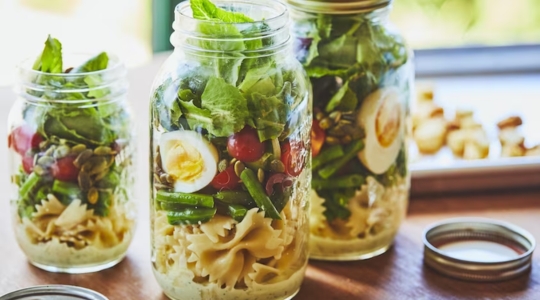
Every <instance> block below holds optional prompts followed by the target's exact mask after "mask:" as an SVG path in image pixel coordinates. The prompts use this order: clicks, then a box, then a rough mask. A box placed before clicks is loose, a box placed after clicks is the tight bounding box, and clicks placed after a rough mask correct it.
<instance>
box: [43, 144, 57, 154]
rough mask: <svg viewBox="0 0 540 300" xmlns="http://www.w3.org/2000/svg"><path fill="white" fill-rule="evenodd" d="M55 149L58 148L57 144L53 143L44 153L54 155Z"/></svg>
mask: <svg viewBox="0 0 540 300" xmlns="http://www.w3.org/2000/svg"><path fill="white" fill-rule="evenodd" d="M54 150H56V146H55V145H52V146H51V147H50V148H49V149H47V151H45V153H43V155H45V156H53V154H54Z"/></svg>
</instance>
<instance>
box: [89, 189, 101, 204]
mask: <svg viewBox="0 0 540 300" xmlns="http://www.w3.org/2000/svg"><path fill="white" fill-rule="evenodd" d="M98 198H99V193H98V190H96V188H90V190H88V202H89V203H90V204H96V203H97V201H98Z"/></svg>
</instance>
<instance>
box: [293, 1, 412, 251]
mask: <svg viewBox="0 0 540 300" xmlns="http://www.w3.org/2000/svg"><path fill="white" fill-rule="evenodd" d="M288 2H289V4H290V7H291V16H292V19H293V24H292V34H293V36H294V40H295V43H294V45H295V47H294V48H295V51H296V56H297V58H298V59H299V61H300V62H301V63H302V64H303V65H304V67H305V69H306V71H307V73H308V75H309V76H310V79H311V83H312V85H313V95H314V96H313V118H314V121H313V127H312V132H311V139H312V154H313V164H312V175H313V181H312V190H311V201H312V203H311V205H312V209H311V214H310V233H311V238H310V258H313V259H322V260H356V259H367V258H370V257H373V256H376V255H379V254H381V253H383V252H385V251H386V250H387V249H388V248H389V247H390V245H391V244H392V241H393V239H394V236H395V235H396V233H397V231H398V228H399V226H400V223H401V222H402V220H403V219H404V216H405V214H406V208H407V204H408V192H409V184H410V175H409V172H408V170H407V151H406V149H407V147H406V139H405V136H406V118H407V116H408V106H409V101H410V98H411V88H412V87H413V80H414V71H413V63H412V52H411V51H409V50H408V49H407V47H406V46H405V43H404V41H403V38H402V37H401V36H400V35H399V33H397V32H396V31H395V30H394V29H393V28H392V26H391V24H390V23H389V21H388V14H389V12H390V5H391V1H390V0H369V1H368V0H357V1H345V0H342V1H315V0H313V1H305V0H289V1H288Z"/></svg>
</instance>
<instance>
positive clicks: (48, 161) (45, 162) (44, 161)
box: [37, 156, 55, 168]
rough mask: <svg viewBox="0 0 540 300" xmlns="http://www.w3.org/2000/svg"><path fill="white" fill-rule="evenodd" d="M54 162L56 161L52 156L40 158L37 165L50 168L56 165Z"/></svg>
mask: <svg viewBox="0 0 540 300" xmlns="http://www.w3.org/2000/svg"><path fill="white" fill-rule="evenodd" d="M54 161H55V160H54V158H52V157H50V156H42V157H40V158H38V160H37V164H38V165H40V166H42V167H44V168H48V167H50V166H52V165H53V164H54Z"/></svg>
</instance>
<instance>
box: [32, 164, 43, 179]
mask: <svg viewBox="0 0 540 300" xmlns="http://www.w3.org/2000/svg"><path fill="white" fill-rule="evenodd" d="M34 173H36V174H38V175H39V176H41V175H43V174H45V169H43V167H42V166H40V165H35V166H34Z"/></svg>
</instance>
